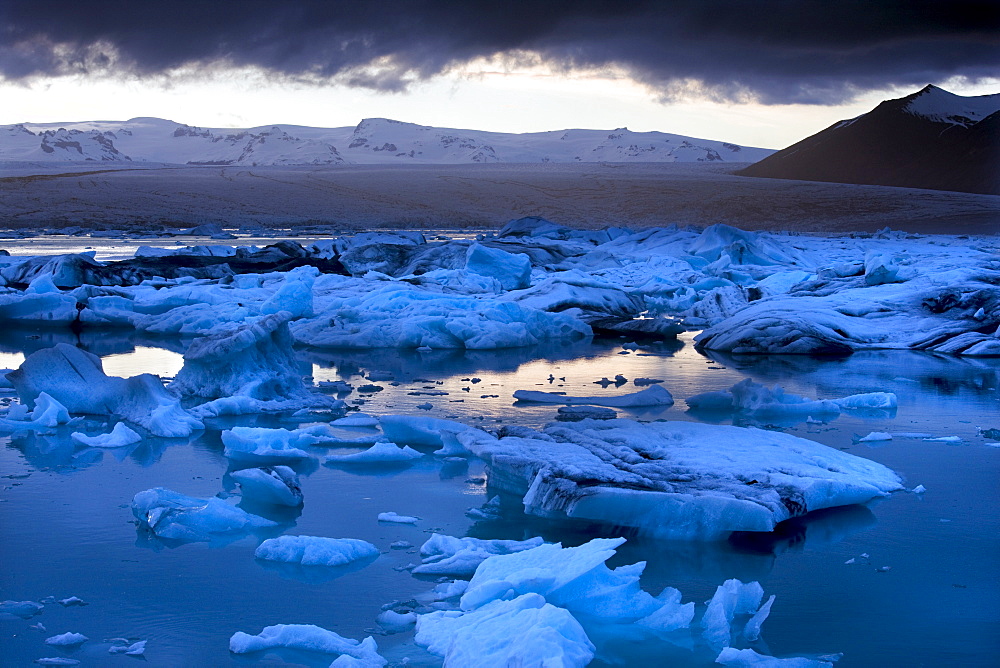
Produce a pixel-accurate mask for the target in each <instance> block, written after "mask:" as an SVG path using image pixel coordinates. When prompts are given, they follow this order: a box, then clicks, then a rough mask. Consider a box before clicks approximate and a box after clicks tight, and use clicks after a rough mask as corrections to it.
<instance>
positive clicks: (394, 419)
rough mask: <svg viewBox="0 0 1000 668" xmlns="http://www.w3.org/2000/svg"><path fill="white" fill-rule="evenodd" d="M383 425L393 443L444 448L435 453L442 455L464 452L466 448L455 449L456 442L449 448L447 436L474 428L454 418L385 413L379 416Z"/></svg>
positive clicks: (385, 432)
mask: <svg viewBox="0 0 1000 668" xmlns="http://www.w3.org/2000/svg"><path fill="white" fill-rule="evenodd" d="M379 424H380V425H381V426H382V433H383V434H385V437H386V438H387V439H389V440H390V441H392V442H393V443H405V444H407V445H420V446H427V447H430V446H435V447H438V448H442V449H443V451H442V450H439V451H437V452H435V453H434V454H439V455H442V456H447V455H453V454H462V453H465V452H466V451H465V449H464V448H461V447H458V448H457V451H455V448H454V446H455V444H452V446H451V447H450V448H449V447H448V446H447V445H446V442H445V440H446V439H445V436H446V434H449V433H457V432H462V431H465V430H466V429H472V427H469V426H467V425H464V424H462V423H461V422H455V421H454V420H442V419H440V418H432V417H419V416H413V415H383V416H382V417H381V418H379Z"/></svg>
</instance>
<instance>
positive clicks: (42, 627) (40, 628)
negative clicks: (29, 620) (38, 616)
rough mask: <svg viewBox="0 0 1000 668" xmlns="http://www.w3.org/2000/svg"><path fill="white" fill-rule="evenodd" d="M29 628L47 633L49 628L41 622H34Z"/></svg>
mask: <svg viewBox="0 0 1000 668" xmlns="http://www.w3.org/2000/svg"><path fill="white" fill-rule="evenodd" d="M28 628H29V629H32V630H34V631H38V632H40V633H45V632H46V631H48V629H47V628H45V624H42V623H41V622H38V623H37V624H32V625H31V626H29V627H28Z"/></svg>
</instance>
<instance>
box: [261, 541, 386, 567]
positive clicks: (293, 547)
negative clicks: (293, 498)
mask: <svg viewBox="0 0 1000 668" xmlns="http://www.w3.org/2000/svg"><path fill="white" fill-rule="evenodd" d="M378 555H379V551H378V548H377V547H375V546H374V545H372V544H371V543H369V542H367V541H363V540H357V539H355V538H323V537H319V536H278V537H277V538H269V539H268V540H265V541H264V542H263V543H261V544H260V546H259V547H258V548H257V550H256V551H255V552H254V556H255V557H257V558H258V559H264V560H266V561H281V562H284V563H289V564H301V565H303V566H343V565H344V564H349V563H351V562H352V561H359V560H362V559H371V558H372V557H377V556H378Z"/></svg>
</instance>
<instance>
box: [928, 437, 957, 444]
mask: <svg viewBox="0 0 1000 668" xmlns="http://www.w3.org/2000/svg"><path fill="white" fill-rule="evenodd" d="M924 440H925V441H932V442H937V443H961V442H962V437H961V436H938V437H936V438H925V439H924Z"/></svg>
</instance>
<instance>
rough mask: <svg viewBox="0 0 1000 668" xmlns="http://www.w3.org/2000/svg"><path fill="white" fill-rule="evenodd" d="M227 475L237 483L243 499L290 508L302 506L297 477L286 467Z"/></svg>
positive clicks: (265, 468) (269, 467) (241, 471)
mask: <svg viewBox="0 0 1000 668" xmlns="http://www.w3.org/2000/svg"><path fill="white" fill-rule="evenodd" d="M229 475H230V477H231V478H233V480H235V481H236V482H238V483H239V485H240V489H241V490H242V491H243V498H245V499H246V498H249V499H253V500H254V501H257V502H259V503H270V504H273V505H277V506H290V507H292V508H294V507H297V506H301V505H302V487H301V486H300V485H299V476H298V474H297V473H295V471H293V470H292V469H290V468H288V467H287V466H262V467H259V468H253V469H243V470H240V471H233V472H232V473H230V474H229Z"/></svg>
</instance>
